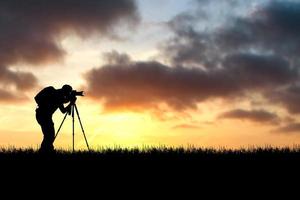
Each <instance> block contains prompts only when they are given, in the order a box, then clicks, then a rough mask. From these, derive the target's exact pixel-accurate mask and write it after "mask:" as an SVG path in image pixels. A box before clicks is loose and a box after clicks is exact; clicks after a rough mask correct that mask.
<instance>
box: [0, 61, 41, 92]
mask: <svg viewBox="0 0 300 200" xmlns="http://www.w3.org/2000/svg"><path fill="white" fill-rule="evenodd" d="M0 80H1V83H2V84H4V85H6V86H8V85H12V86H14V87H15V88H16V89H17V90H20V91H26V90H28V89H31V88H33V87H35V86H36V85H37V79H36V77H35V76H34V75H33V74H31V73H29V72H20V71H12V70H10V69H7V68H4V67H0Z"/></svg>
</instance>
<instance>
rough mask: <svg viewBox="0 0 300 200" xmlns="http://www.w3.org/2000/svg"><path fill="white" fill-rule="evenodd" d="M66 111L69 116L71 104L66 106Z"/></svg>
mask: <svg viewBox="0 0 300 200" xmlns="http://www.w3.org/2000/svg"><path fill="white" fill-rule="evenodd" d="M66 111H67V113H68V115H71V114H72V107H71V104H70V105H68V106H67V107H66Z"/></svg>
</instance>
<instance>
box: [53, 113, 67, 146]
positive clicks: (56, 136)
mask: <svg viewBox="0 0 300 200" xmlns="http://www.w3.org/2000/svg"><path fill="white" fill-rule="evenodd" d="M67 115H68V113H66V114H65V117H64V119H63V120H62V122H61V124H60V126H59V128H58V130H57V132H56V135H55V137H54V140H55V139H56V138H57V136H58V133H59V131H60V129H61V127H62V125H63V123H64V121H65V120H66V118H67Z"/></svg>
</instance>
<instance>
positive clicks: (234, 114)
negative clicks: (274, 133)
mask: <svg viewBox="0 0 300 200" xmlns="http://www.w3.org/2000/svg"><path fill="white" fill-rule="evenodd" d="M218 118H220V119H238V120H249V121H252V122H258V123H271V124H278V123H279V121H280V119H279V117H278V115H277V114H275V113H271V112H268V111H266V110H243V109H236V110H231V111H228V112H225V113H222V114H221V115H219V117H218Z"/></svg>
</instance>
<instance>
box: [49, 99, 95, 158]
mask: <svg viewBox="0 0 300 200" xmlns="http://www.w3.org/2000/svg"><path fill="white" fill-rule="evenodd" d="M75 112H76V114H77V117H78V121H79V124H80V127H81V131H82V134H83V136H84V140H85V143H86V146H87V148H88V150H89V151H90V147H89V143H88V141H87V139H86V135H85V132H84V129H83V126H82V123H81V119H80V116H79V112H78V109H77V105H76V104H75V103H72V104H71V115H72V147H73V152H74V151H75V147H74V146H75V131H74V129H75V119H74V118H75V117H74V115H75ZM68 114H69V113H68V112H67V113H66V114H65V117H64V119H63V121H62V122H61V124H60V126H59V128H58V130H57V133H56V135H55V137H54V140H55V139H56V138H57V136H58V134H59V131H60V129H61V127H62V125H63V123H64V121H65V120H66V118H67V115H68Z"/></svg>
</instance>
